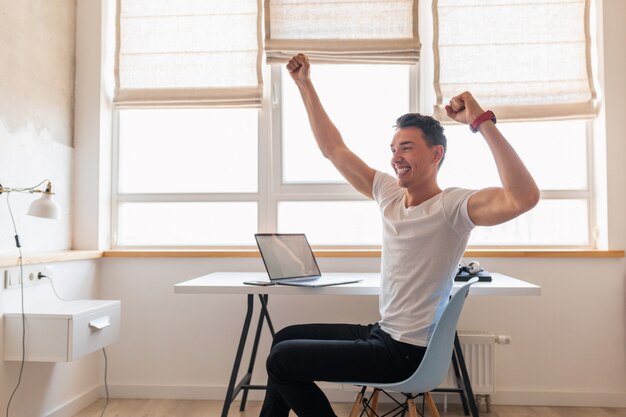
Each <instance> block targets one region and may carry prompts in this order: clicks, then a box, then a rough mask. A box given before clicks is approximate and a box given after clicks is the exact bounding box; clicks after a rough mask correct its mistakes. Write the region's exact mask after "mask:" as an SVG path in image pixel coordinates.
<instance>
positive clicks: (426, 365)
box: [376, 278, 478, 394]
mask: <svg viewBox="0 0 626 417" xmlns="http://www.w3.org/2000/svg"><path fill="white" fill-rule="evenodd" d="M476 281H478V278H472V279H471V280H470V281H468V282H467V283H466V284H464V285H463V286H462V287H461V288H459V290H458V291H457V292H456V293H454V295H453V296H452V298H451V299H450V301H448V304H447V305H446V307H445V309H444V311H443V314H442V315H441V318H440V319H439V321H438V322H437V324H436V325H435V329H434V330H433V333H432V335H431V338H430V342H428V346H427V347H426V353H425V354H424V358H423V359H422V362H421V364H420V366H419V367H418V368H417V370H416V371H415V372H414V373H413V375H411V376H410V377H409V378H407V379H406V380H404V381H402V382H398V383H394V384H376V385H381V386H382V385H387V387H386V388H388V389H393V390H394V391H399V392H405V393H414V394H417V393H423V392H429V391H432V390H433V389H435V388H437V387H438V386H439V385H441V383H442V382H443V380H444V379H445V377H446V375H447V373H448V370H449V369H450V360H451V358H452V350H453V348H454V336H455V335H456V326H457V323H458V321H459V317H460V316H461V311H462V310H463V304H465V297H467V294H468V292H469V289H470V286H471V285H472V284H473V283H474V282H476Z"/></svg>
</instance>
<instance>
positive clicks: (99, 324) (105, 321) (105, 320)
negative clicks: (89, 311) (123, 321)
mask: <svg viewBox="0 0 626 417" xmlns="http://www.w3.org/2000/svg"><path fill="white" fill-rule="evenodd" d="M110 325H111V321H110V320H109V317H108V316H107V317H101V318H99V319H96V320H92V321H90V322H89V327H93V328H94V329H96V330H102V329H104V328H105V327H109V326H110Z"/></svg>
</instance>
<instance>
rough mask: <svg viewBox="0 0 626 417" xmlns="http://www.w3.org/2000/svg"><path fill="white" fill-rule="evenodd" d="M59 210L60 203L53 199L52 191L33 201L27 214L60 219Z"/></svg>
mask: <svg viewBox="0 0 626 417" xmlns="http://www.w3.org/2000/svg"><path fill="white" fill-rule="evenodd" d="M59 211H60V210H59V205H58V204H57V203H55V202H54V200H52V193H48V192H44V193H43V194H42V195H41V198H39V199H37V200H35V201H33V202H32V203H31V205H30V208H29V209H28V212H27V213H26V214H28V215H29V216H35V217H43V218H44V219H58V218H59Z"/></svg>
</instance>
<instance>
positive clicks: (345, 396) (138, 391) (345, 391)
mask: <svg viewBox="0 0 626 417" xmlns="http://www.w3.org/2000/svg"><path fill="white" fill-rule="evenodd" d="M320 387H321V388H322V389H323V390H324V392H325V393H326V395H327V396H328V399H329V400H330V401H333V402H352V401H354V398H355V396H356V393H357V391H358V389H357V388H356V387H352V386H342V385H338V384H331V383H321V384H320ZM109 393H110V395H111V397H112V398H144V399H179V400H223V399H224V396H225V393H226V387H224V386H196V385H109ZM442 395H443V394H435V395H434V396H433V398H434V399H435V401H436V402H442V401H443V399H442ZM263 396H264V391H258V390H257V391H250V394H249V396H248V398H249V399H250V401H261V400H263ZM447 396H448V397H447V401H448V402H450V403H454V402H457V398H458V396H457V395H456V394H447ZM238 398H239V397H238ZM238 398H237V399H238ZM381 401H383V399H382V398H381ZM491 404H494V405H497V404H501V405H526V406H572V407H626V393H624V392H613V393H601V392H556V391H554V392H551V391H498V392H496V393H495V394H493V395H492V396H491ZM50 417H61V416H56V415H54V416H52V415H51V416H50Z"/></svg>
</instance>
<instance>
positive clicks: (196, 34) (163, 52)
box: [114, 0, 262, 107]
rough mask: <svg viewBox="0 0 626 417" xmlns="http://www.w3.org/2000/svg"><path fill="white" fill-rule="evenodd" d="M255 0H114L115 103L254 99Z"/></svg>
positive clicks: (257, 84) (257, 54)
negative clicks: (115, 1) (115, 33)
mask: <svg viewBox="0 0 626 417" xmlns="http://www.w3.org/2000/svg"><path fill="white" fill-rule="evenodd" d="M260 7H261V6H260V0H228V1H222V0H212V1H207V0H185V1H172V0H118V9H117V20H118V21H117V53H116V67H115V78H116V90H115V97H114V103H115V105H116V106H117V107H159V106H168V107H176V106H186V107H188V106H204V107H207V106H209V107H211V106H220V107H225V106H226V107H229V106H235V107H237V106H245V107H259V106H260V103H261V95H262V91H261V90H262V88H261V53H262V51H261V46H260V42H261V35H260V33H261V18H260Z"/></svg>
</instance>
